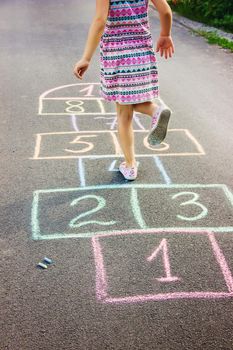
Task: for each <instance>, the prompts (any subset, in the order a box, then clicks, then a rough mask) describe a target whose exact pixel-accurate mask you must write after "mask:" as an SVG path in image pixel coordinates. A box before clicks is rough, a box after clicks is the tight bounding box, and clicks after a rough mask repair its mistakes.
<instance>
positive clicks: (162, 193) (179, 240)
mask: <svg viewBox="0 0 233 350" xmlns="http://www.w3.org/2000/svg"><path fill="white" fill-rule="evenodd" d="M160 103H163V101H162V100H161V99H160ZM112 108H113V106H112V105H111V104H110V103H107V102H106V101H104V100H103V99H102V98H100V97H99V83H81V84H68V85H62V86H58V87H55V88H53V89H50V90H47V91H45V92H44V93H42V94H41V95H40V97H39V110H38V114H39V115H40V116H45V117H46V116H47V117H52V116H53V117H54V118H56V117H59V116H68V117H69V118H70V123H71V128H72V131H69V130H68V131H67V130H64V131H59V132H58V131H56V130H52V131H48V132H44V133H37V134H36V135H35V136H36V141H35V149H34V155H33V157H32V158H30V159H32V160H40V161H43V160H57V161H59V160H64V159H66V160H69V159H70V160H74V161H75V162H76V163H75V168H77V169H78V175H79V180H80V186H79V187H75V188H65V187H64V188H52V189H49V188H47V189H40V190H35V191H34V193H33V201H32V212H31V228H32V238H33V239H34V240H44V241H46V240H53V239H68V238H89V239H91V241H92V247H93V254H94V259H95V266H96V297H97V301H99V302H102V303H107V304H114V303H125V304H127V303H138V302H146V301H162V300H169V299H190V298H191V299H200V298H202V299H212V298H216V299H218V298H228V297H233V278H232V274H231V271H230V268H229V265H228V263H227V259H226V257H225V256H224V252H223V248H222V247H221V243H220V242H219V241H217V238H216V237H215V233H224V232H229V233H230V232H233V222H232V217H233V195H232V193H231V191H230V190H229V189H228V187H227V186H226V185H224V184H202V183H194V184H192V183H191V184H190V183H183V184H173V183H172V178H171V176H170V174H168V173H167V171H166V169H165V166H164V164H163V162H162V160H161V158H162V157H165V156H166V157H167V159H168V161H169V159H170V158H169V157H194V156H195V157H197V158H196V159H199V158H198V157H200V156H204V155H205V151H204V149H203V147H202V146H201V145H200V143H199V142H198V141H197V139H196V138H195V137H194V136H193V135H192V133H191V132H190V130H188V129H179V128H173V129H169V130H168V135H167V138H166V141H165V142H163V143H162V144H161V145H158V146H155V147H152V146H150V145H149V144H148V142H147V138H146V136H147V132H148V127H149V124H148V121H149V119H145V117H142V116H141V115H140V114H138V113H135V114H134V117H133V127H134V131H135V150H136V157H137V158H139V160H138V165H139V169H140V165H141V163H144V164H145V162H147V163H148V162H152V164H153V166H154V174H153V176H151V177H149V181H150V182H149V183H139V182H135V183H129V182H125V183H119V184H118V183H114V184H113V183H110V182H109V183H106V184H104V183H103V182H101V179H102V177H101V176H104V174H105V175H106V174H107V173H108V175H109V176H111V173H112V174H113V175H114V174H115V173H116V172H117V171H118V166H119V161H120V158H121V157H122V152H121V148H120V145H119V142H118V137H117V116H116V112H115V111H113V109H112ZM87 118H88V121H89V125H91V128H90V130H86V120H87ZM106 145H108V147H106ZM76 159H77V160H76ZM184 159H185V158H184ZM91 162H92V163H91ZM93 162H95V163H101V166H102V167H103V169H104V170H102V173H100V175H99V176H100V179H99V180H98V179H97V180H96V178H95V179H94V183H93V179H92V180H91V181H92V183H91V185H89V182H90V179H89V177H88V176H87V175H89V172H88V167H89V166H90V164H93ZM98 166H100V165H98ZM89 169H90V168H89ZM74 170H76V169H74ZM104 171H105V172H106V173H103V172H104ZM96 173H98V172H96ZM156 175H157V176H156ZM96 181H98V183H96ZM155 201H156V202H159V203H162V205H160V206H156V207H155ZM213 203H221V206H218V205H213ZM151 208H154V209H153V215H151ZM185 247H186V248H187V247H193V249H192V251H191V253H192V262H191V261H190V251H189V250H187V249H186V248H185ZM113 270H114V275H113V272H112V271H113ZM128 271H131V273H130V275H129V273H128ZM134 271H135V272H136V271H137V273H135V274H134ZM211 281H212V282H213V281H214V284H213V283H212V282H211Z"/></svg>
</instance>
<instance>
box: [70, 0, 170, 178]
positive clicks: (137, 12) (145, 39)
mask: <svg viewBox="0 0 233 350" xmlns="http://www.w3.org/2000/svg"><path fill="white" fill-rule="evenodd" d="M151 1H152V3H153V4H154V5H155V7H156V8H157V10H158V12H159V15H160V23H161V31H160V36H159V38H158V41H157V47H156V52H160V55H161V56H164V57H165V58H166V59H167V58H168V57H172V54H173V53H174V45H173V42H172V38H171V26H172V12H171V8H170V6H169V5H168V3H167V1H166V0H151ZM148 3H149V0H96V14H95V17H94V19H93V22H92V24H91V27H90V30H89V34H88V38H87V43H86V47H85V50H84V53H83V56H82V58H81V59H80V60H79V61H78V62H77V63H76V65H75V67H74V74H75V76H76V77H77V78H79V79H82V78H83V75H84V73H85V72H86V70H87V69H88V67H89V64H90V61H91V58H92V56H93V54H94V52H95V50H96V48H97V46H98V44H99V42H100V62H101V72H100V74H101V89H100V92H101V95H102V97H103V98H104V99H105V100H107V101H113V102H114V103H116V110H117V122H118V135H119V141H120V145H121V149H122V151H123V153H124V157H125V161H124V162H122V163H121V164H120V167H119V170H120V172H121V173H122V174H123V176H124V177H125V178H126V179H127V180H134V179H136V177H137V163H136V160H135V155H134V133H133V127H132V118H133V112H134V111H136V112H140V113H143V114H147V115H149V116H150V117H151V130H150V132H149V135H148V142H149V143H150V144H151V145H155V144H159V143H161V142H162V141H163V140H164V138H165V136H166V133H167V126H168V122H169V118H170V115H171V110H170V109H169V108H167V107H165V106H163V105H162V106H158V105H157V104H156V103H155V102H154V101H153V100H154V99H155V98H156V97H158V95H159V89H158V87H159V85H158V70H157V60H156V56H155V52H154V49H153V43H152V37H151V33H150V27H149V22H148Z"/></svg>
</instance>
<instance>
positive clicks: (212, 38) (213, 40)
mask: <svg viewBox="0 0 233 350" xmlns="http://www.w3.org/2000/svg"><path fill="white" fill-rule="evenodd" d="M192 32H194V33H197V34H199V35H201V36H203V37H204V38H206V39H207V41H208V43H209V44H217V45H219V46H221V47H223V48H224V49H228V50H230V51H231V52H233V42H232V41H230V40H227V39H225V38H222V37H221V36H219V35H218V34H217V33H216V32H213V31H208V32H207V31H204V30H196V29H195V30H194V29H192Z"/></svg>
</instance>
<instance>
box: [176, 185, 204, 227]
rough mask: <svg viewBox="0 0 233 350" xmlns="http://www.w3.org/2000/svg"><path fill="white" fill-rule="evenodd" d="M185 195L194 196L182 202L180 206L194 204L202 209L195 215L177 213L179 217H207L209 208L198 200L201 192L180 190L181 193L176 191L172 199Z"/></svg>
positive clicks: (187, 218) (185, 218)
mask: <svg viewBox="0 0 233 350" xmlns="http://www.w3.org/2000/svg"><path fill="white" fill-rule="evenodd" d="M185 195H191V196H192V197H193V198H191V199H189V200H187V201H186V202H183V203H181V204H180V206H186V205H194V206H196V207H199V208H200V209H201V213H200V214H199V215H196V216H193V217H187V216H182V215H177V217H178V218H179V219H181V220H186V221H195V220H200V219H203V218H204V217H206V216H207V214H208V209H207V208H206V207H205V206H204V205H203V204H201V203H200V202H198V199H199V194H197V193H195V192H179V193H176V194H175V195H174V196H172V199H176V198H177V197H180V196H185Z"/></svg>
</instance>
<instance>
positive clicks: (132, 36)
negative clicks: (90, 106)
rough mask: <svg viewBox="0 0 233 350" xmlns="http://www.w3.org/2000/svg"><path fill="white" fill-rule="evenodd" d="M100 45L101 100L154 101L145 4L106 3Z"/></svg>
mask: <svg viewBox="0 0 233 350" xmlns="http://www.w3.org/2000/svg"><path fill="white" fill-rule="evenodd" d="M109 1H110V7H109V14H108V19H107V22H106V26H105V30H104V33H103V35H102V37H101V42H100V66H101V73H100V74H101V77H100V79H101V87H100V93H101V96H102V97H103V98H104V99H105V100H108V101H114V102H119V103H120V104H134V103H135V104H136V103H141V102H145V101H151V100H153V99H154V98H156V97H158V93H159V89H158V69H157V59H156V56H155V52H154V47H153V42H152V37H151V32H150V27H149V19H148V1H149V0H109Z"/></svg>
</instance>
